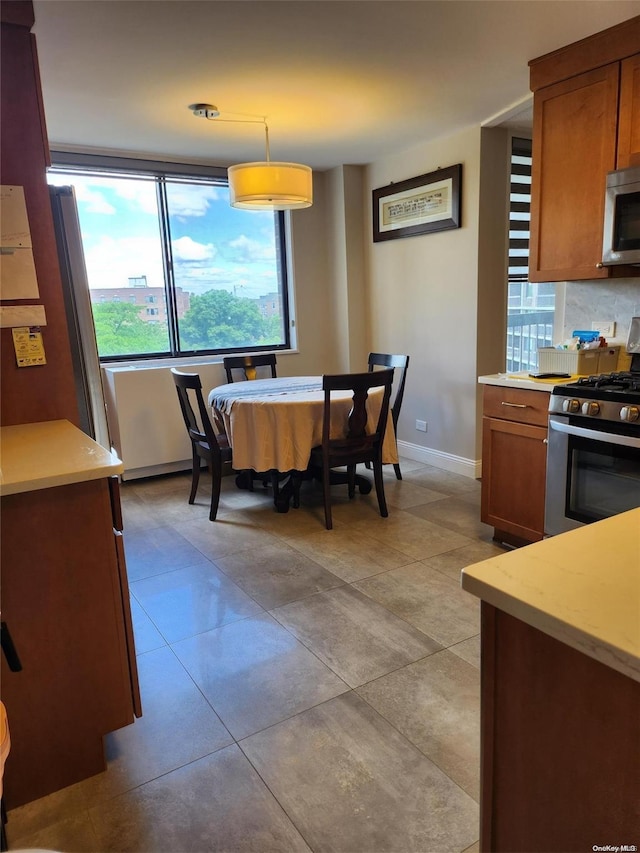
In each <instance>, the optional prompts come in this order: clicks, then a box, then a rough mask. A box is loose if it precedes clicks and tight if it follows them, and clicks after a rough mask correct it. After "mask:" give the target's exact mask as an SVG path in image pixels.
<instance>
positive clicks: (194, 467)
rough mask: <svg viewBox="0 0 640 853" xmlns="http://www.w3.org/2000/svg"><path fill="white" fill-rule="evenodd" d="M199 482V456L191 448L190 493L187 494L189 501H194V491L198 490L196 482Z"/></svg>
mask: <svg viewBox="0 0 640 853" xmlns="http://www.w3.org/2000/svg"><path fill="white" fill-rule="evenodd" d="M199 482H200V457H199V456H198V454H197V453H196V451H195V449H193V450H192V460H191V494H190V495H189V503H190V504H192V503H194V501H195V499H196V492H197V491H198V483H199Z"/></svg>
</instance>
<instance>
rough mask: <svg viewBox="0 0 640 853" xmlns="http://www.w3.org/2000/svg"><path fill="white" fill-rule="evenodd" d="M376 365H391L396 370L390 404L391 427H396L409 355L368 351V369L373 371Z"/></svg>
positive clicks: (386, 366)
mask: <svg viewBox="0 0 640 853" xmlns="http://www.w3.org/2000/svg"><path fill="white" fill-rule="evenodd" d="M376 367H383V368H389V367H392V368H394V369H395V371H396V372H397V375H396V377H395V382H396V394H395V397H394V399H393V403H392V404H391V417H392V419H393V427H394V429H396V428H397V426H398V416H399V415H400V407H401V406H402V398H403V397H404V386H405V382H406V379H407V370H408V368H409V356H408V355H399V354H395V353H393V354H392V353H385V352H370V353H369V371H373V370H374V369H375V368H376Z"/></svg>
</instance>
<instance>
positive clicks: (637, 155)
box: [617, 53, 640, 169]
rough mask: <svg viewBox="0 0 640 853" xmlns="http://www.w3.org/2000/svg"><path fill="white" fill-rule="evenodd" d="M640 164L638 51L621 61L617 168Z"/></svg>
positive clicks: (639, 55)
mask: <svg viewBox="0 0 640 853" xmlns="http://www.w3.org/2000/svg"><path fill="white" fill-rule="evenodd" d="M629 166H640V53H639V54H637V55H636V56H632V57H630V58H629V59H625V60H624V61H623V62H622V68H621V77H620V119H619V123H618V162H617V168H618V169H626V168H628V167H629Z"/></svg>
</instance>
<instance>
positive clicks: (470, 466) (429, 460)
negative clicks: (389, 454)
mask: <svg viewBox="0 0 640 853" xmlns="http://www.w3.org/2000/svg"><path fill="white" fill-rule="evenodd" d="M398 453H399V454H400V456H406V458H407V459H411V460H412V461H413V462H422V463H423V465H433V467H434V468H442V469H443V470H445V471H451V472H452V473H454V474H461V475H462V476H463V477H471V478H472V479H474V480H479V479H480V477H481V476H482V460H481V459H475V460H474V459H466V458H465V457H464V456H454V455H453V453H444V452H443V451H441V450H433V448H430V447H422V446H421V445H419V444H412V443H411V442H409V441H399V442H398Z"/></svg>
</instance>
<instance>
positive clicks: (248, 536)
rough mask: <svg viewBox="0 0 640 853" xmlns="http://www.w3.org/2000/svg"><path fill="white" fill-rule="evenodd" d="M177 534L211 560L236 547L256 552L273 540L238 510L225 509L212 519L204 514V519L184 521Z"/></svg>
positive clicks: (225, 554) (236, 548) (234, 551)
mask: <svg viewBox="0 0 640 853" xmlns="http://www.w3.org/2000/svg"><path fill="white" fill-rule="evenodd" d="M274 515H275V513H274ZM180 534H181V535H182V536H183V537H184V538H185V539H186V540H187V541H188V542H190V543H191V545H192V546H193V547H194V548H196V549H198V550H199V551H200V552H201V554H202V555H204V556H205V557H206V558H207V559H208V560H213V561H214V562H215V560H216V558H217V557H225V556H227V555H228V554H234V553H236V552H238V551H252V552H254V553H258V552H259V551H260V549H262V548H264V547H266V545H268V544H270V543H273V542H275V541H277V538H276V537H274V536H272V534H271V533H269V532H267V531H265V530H264V529H262V528H260V527H256V526H255V525H254V524H252V523H251V521H250V519H248V518H247V517H246V516H245V515H244V513H243V512H242V511H238V512H234V513H228V514H227V515H224V516H222V517H220V518H218V519H216V521H209V517H208V516H206V518H204V519H197V520H195V521H189V522H186V523H185V524H182V525H181V526H180ZM176 568H180V567H178V566H176Z"/></svg>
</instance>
